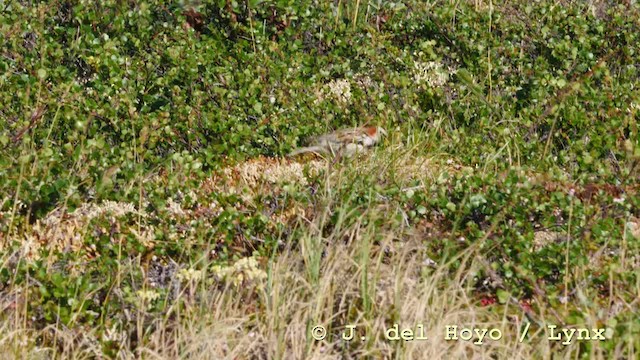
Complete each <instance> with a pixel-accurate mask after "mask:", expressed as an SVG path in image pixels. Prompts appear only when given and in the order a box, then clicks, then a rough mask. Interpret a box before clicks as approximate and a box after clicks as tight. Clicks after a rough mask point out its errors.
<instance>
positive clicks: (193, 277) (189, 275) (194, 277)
mask: <svg viewBox="0 0 640 360" xmlns="http://www.w3.org/2000/svg"><path fill="white" fill-rule="evenodd" d="M203 275H204V274H203V272H202V270H196V269H194V268H188V269H180V271H179V272H178V274H177V275H176V276H177V278H178V280H180V281H185V282H189V281H193V282H198V281H200V280H202V278H203V277H204V276H203Z"/></svg>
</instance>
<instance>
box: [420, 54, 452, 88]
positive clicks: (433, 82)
mask: <svg viewBox="0 0 640 360" xmlns="http://www.w3.org/2000/svg"><path fill="white" fill-rule="evenodd" d="M413 80H414V81H415V82H416V84H419V85H423V84H427V85H428V86H429V87H430V88H439V87H442V86H443V85H444V84H446V83H447V81H448V80H449V72H448V71H446V70H444V69H443V67H442V64H440V63H439V62H435V61H429V62H421V61H416V62H414V63H413Z"/></svg>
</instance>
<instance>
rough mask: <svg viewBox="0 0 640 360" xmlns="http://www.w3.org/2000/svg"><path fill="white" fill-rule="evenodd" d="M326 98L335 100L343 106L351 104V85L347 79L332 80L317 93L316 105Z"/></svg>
mask: <svg viewBox="0 0 640 360" xmlns="http://www.w3.org/2000/svg"><path fill="white" fill-rule="evenodd" d="M326 98H331V99H335V100H336V101H338V102H341V103H343V104H348V103H350V102H351V83H349V80H347V79H338V80H331V81H330V82H329V83H327V84H325V85H324V87H322V89H321V90H320V91H318V92H316V101H315V102H316V103H318V102H320V101H323V100H324V99H326Z"/></svg>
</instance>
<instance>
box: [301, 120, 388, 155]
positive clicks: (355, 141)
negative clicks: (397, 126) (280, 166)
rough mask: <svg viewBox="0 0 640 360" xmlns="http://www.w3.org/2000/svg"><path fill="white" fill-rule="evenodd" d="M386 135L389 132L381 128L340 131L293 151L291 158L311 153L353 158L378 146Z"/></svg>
mask: <svg viewBox="0 0 640 360" xmlns="http://www.w3.org/2000/svg"><path fill="white" fill-rule="evenodd" d="M386 135H387V132H386V131H385V129H384V128H382V127H380V126H361V127H356V128H348V129H340V130H337V131H334V132H331V133H328V134H324V135H321V136H319V137H316V138H315V139H313V141H311V144H310V145H309V146H307V147H301V148H298V149H296V150H294V151H292V152H291V153H290V154H289V157H293V156H296V155H299V154H304V153H310V152H312V153H319V154H331V155H333V156H336V155H340V156H345V157H351V156H353V155H354V154H356V153H358V152H362V151H364V150H366V149H368V148H370V147H372V146H374V145H376V144H377V143H378V142H380V140H381V138H382V136H386Z"/></svg>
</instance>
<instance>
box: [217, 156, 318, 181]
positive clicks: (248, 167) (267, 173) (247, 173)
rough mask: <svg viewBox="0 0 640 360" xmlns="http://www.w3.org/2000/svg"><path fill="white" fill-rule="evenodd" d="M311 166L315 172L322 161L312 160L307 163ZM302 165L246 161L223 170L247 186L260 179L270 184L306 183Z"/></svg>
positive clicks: (284, 162) (285, 162)
mask: <svg viewBox="0 0 640 360" xmlns="http://www.w3.org/2000/svg"><path fill="white" fill-rule="evenodd" d="M307 165H308V166H310V168H311V172H312V173H316V172H317V171H318V170H319V169H320V167H321V166H322V163H321V162H320V161H312V162H310V163H308V164H307ZM303 170H304V166H303V165H302V164H300V163H297V162H287V161H283V162H264V161H247V162H245V163H242V164H239V165H237V166H235V167H233V168H227V169H225V170H224V173H225V175H226V176H233V175H234V174H235V175H237V176H238V178H239V179H240V180H241V181H242V182H243V183H245V184H246V185H248V186H251V187H254V186H256V185H257V184H259V183H260V182H261V181H266V182H269V183H272V184H276V183H281V182H291V183H298V184H302V185H306V184H307V183H308V180H307V178H306V176H305V175H304V172H303Z"/></svg>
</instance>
